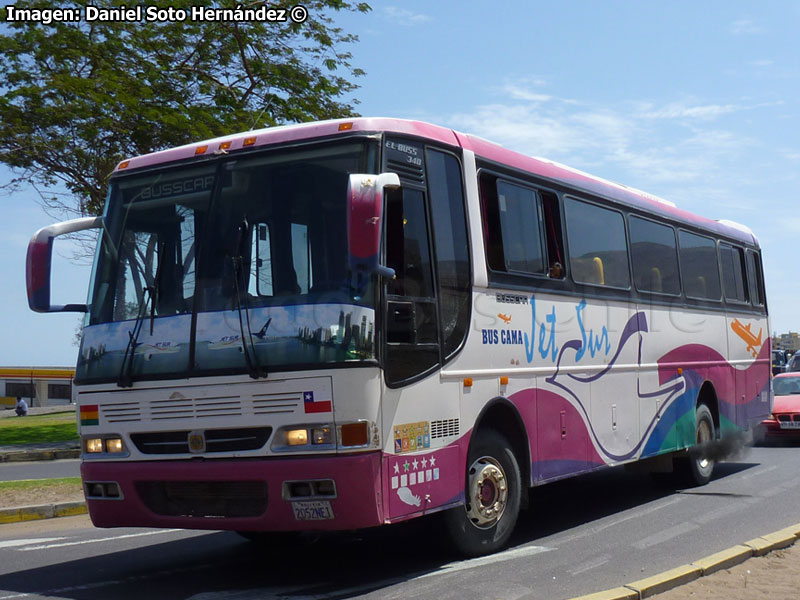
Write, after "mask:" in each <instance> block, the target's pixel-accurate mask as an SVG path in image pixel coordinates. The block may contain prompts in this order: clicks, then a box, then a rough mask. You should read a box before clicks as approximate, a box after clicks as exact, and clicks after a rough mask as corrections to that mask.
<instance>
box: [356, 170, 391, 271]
mask: <svg viewBox="0 0 800 600" xmlns="http://www.w3.org/2000/svg"><path fill="white" fill-rule="evenodd" d="M399 188H400V177H399V176H398V175H397V173H381V174H380V175H358V174H354V175H350V179H349V180H348V182H347V250H348V255H349V262H350V268H351V269H353V271H358V270H362V271H367V272H369V273H377V274H378V275H381V276H383V277H388V278H390V279H394V276H395V273H394V269H391V268H389V267H386V266H384V265H381V264H380V250H381V231H382V229H383V227H382V224H381V220H382V218H383V196H384V193H385V191H386V190H388V189H399Z"/></svg>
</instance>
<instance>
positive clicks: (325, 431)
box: [311, 427, 333, 446]
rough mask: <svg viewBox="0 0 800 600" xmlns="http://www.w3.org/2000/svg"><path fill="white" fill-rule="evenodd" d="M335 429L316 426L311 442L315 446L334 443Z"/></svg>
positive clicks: (312, 432) (312, 431)
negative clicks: (333, 432)
mask: <svg viewBox="0 0 800 600" xmlns="http://www.w3.org/2000/svg"><path fill="white" fill-rule="evenodd" d="M332 431H333V429H332V428H331V427H315V428H314V429H312V430H311V443H312V444H314V445H315V446H319V445H321V444H332V443H333V434H332Z"/></svg>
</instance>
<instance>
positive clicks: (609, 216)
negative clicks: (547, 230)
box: [564, 198, 630, 289]
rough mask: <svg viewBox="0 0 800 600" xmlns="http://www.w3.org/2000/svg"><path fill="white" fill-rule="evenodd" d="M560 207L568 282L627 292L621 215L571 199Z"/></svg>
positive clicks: (625, 258)
mask: <svg viewBox="0 0 800 600" xmlns="http://www.w3.org/2000/svg"><path fill="white" fill-rule="evenodd" d="M564 207H565V209H566V220H567V243H568V245H569V266H570V270H571V271H572V279H573V280H574V281H575V282H576V283H588V284H591V285H600V286H609V287H616V288H623V289H627V288H629V287H630V274H629V271H628V244H627V241H626V238H625V222H624V220H623V217H622V214H621V213H619V212H617V211H615V210H611V209H608V208H604V207H602V206H597V205H595V204H589V203H588V202H583V201H582V200H576V199H574V198H566V199H565V200H564Z"/></svg>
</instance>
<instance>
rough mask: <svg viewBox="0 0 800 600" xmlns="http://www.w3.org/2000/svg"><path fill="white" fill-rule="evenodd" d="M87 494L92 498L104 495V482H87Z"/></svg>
mask: <svg viewBox="0 0 800 600" xmlns="http://www.w3.org/2000/svg"><path fill="white" fill-rule="evenodd" d="M86 495H87V496H88V497H90V498H102V497H103V484H102V483H87V484H86Z"/></svg>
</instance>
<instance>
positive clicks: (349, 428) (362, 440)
mask: <svg viewBox="0 0 800 600" xmlns="http://www.w3.org/2000/svg"><path fill="white" fill-rule="evenodd" d="M368 442H369V430H368V428H367V423H366V422H360V423H345V424H344V425H342V446H366V445H367V443H368Z"/></svg>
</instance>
